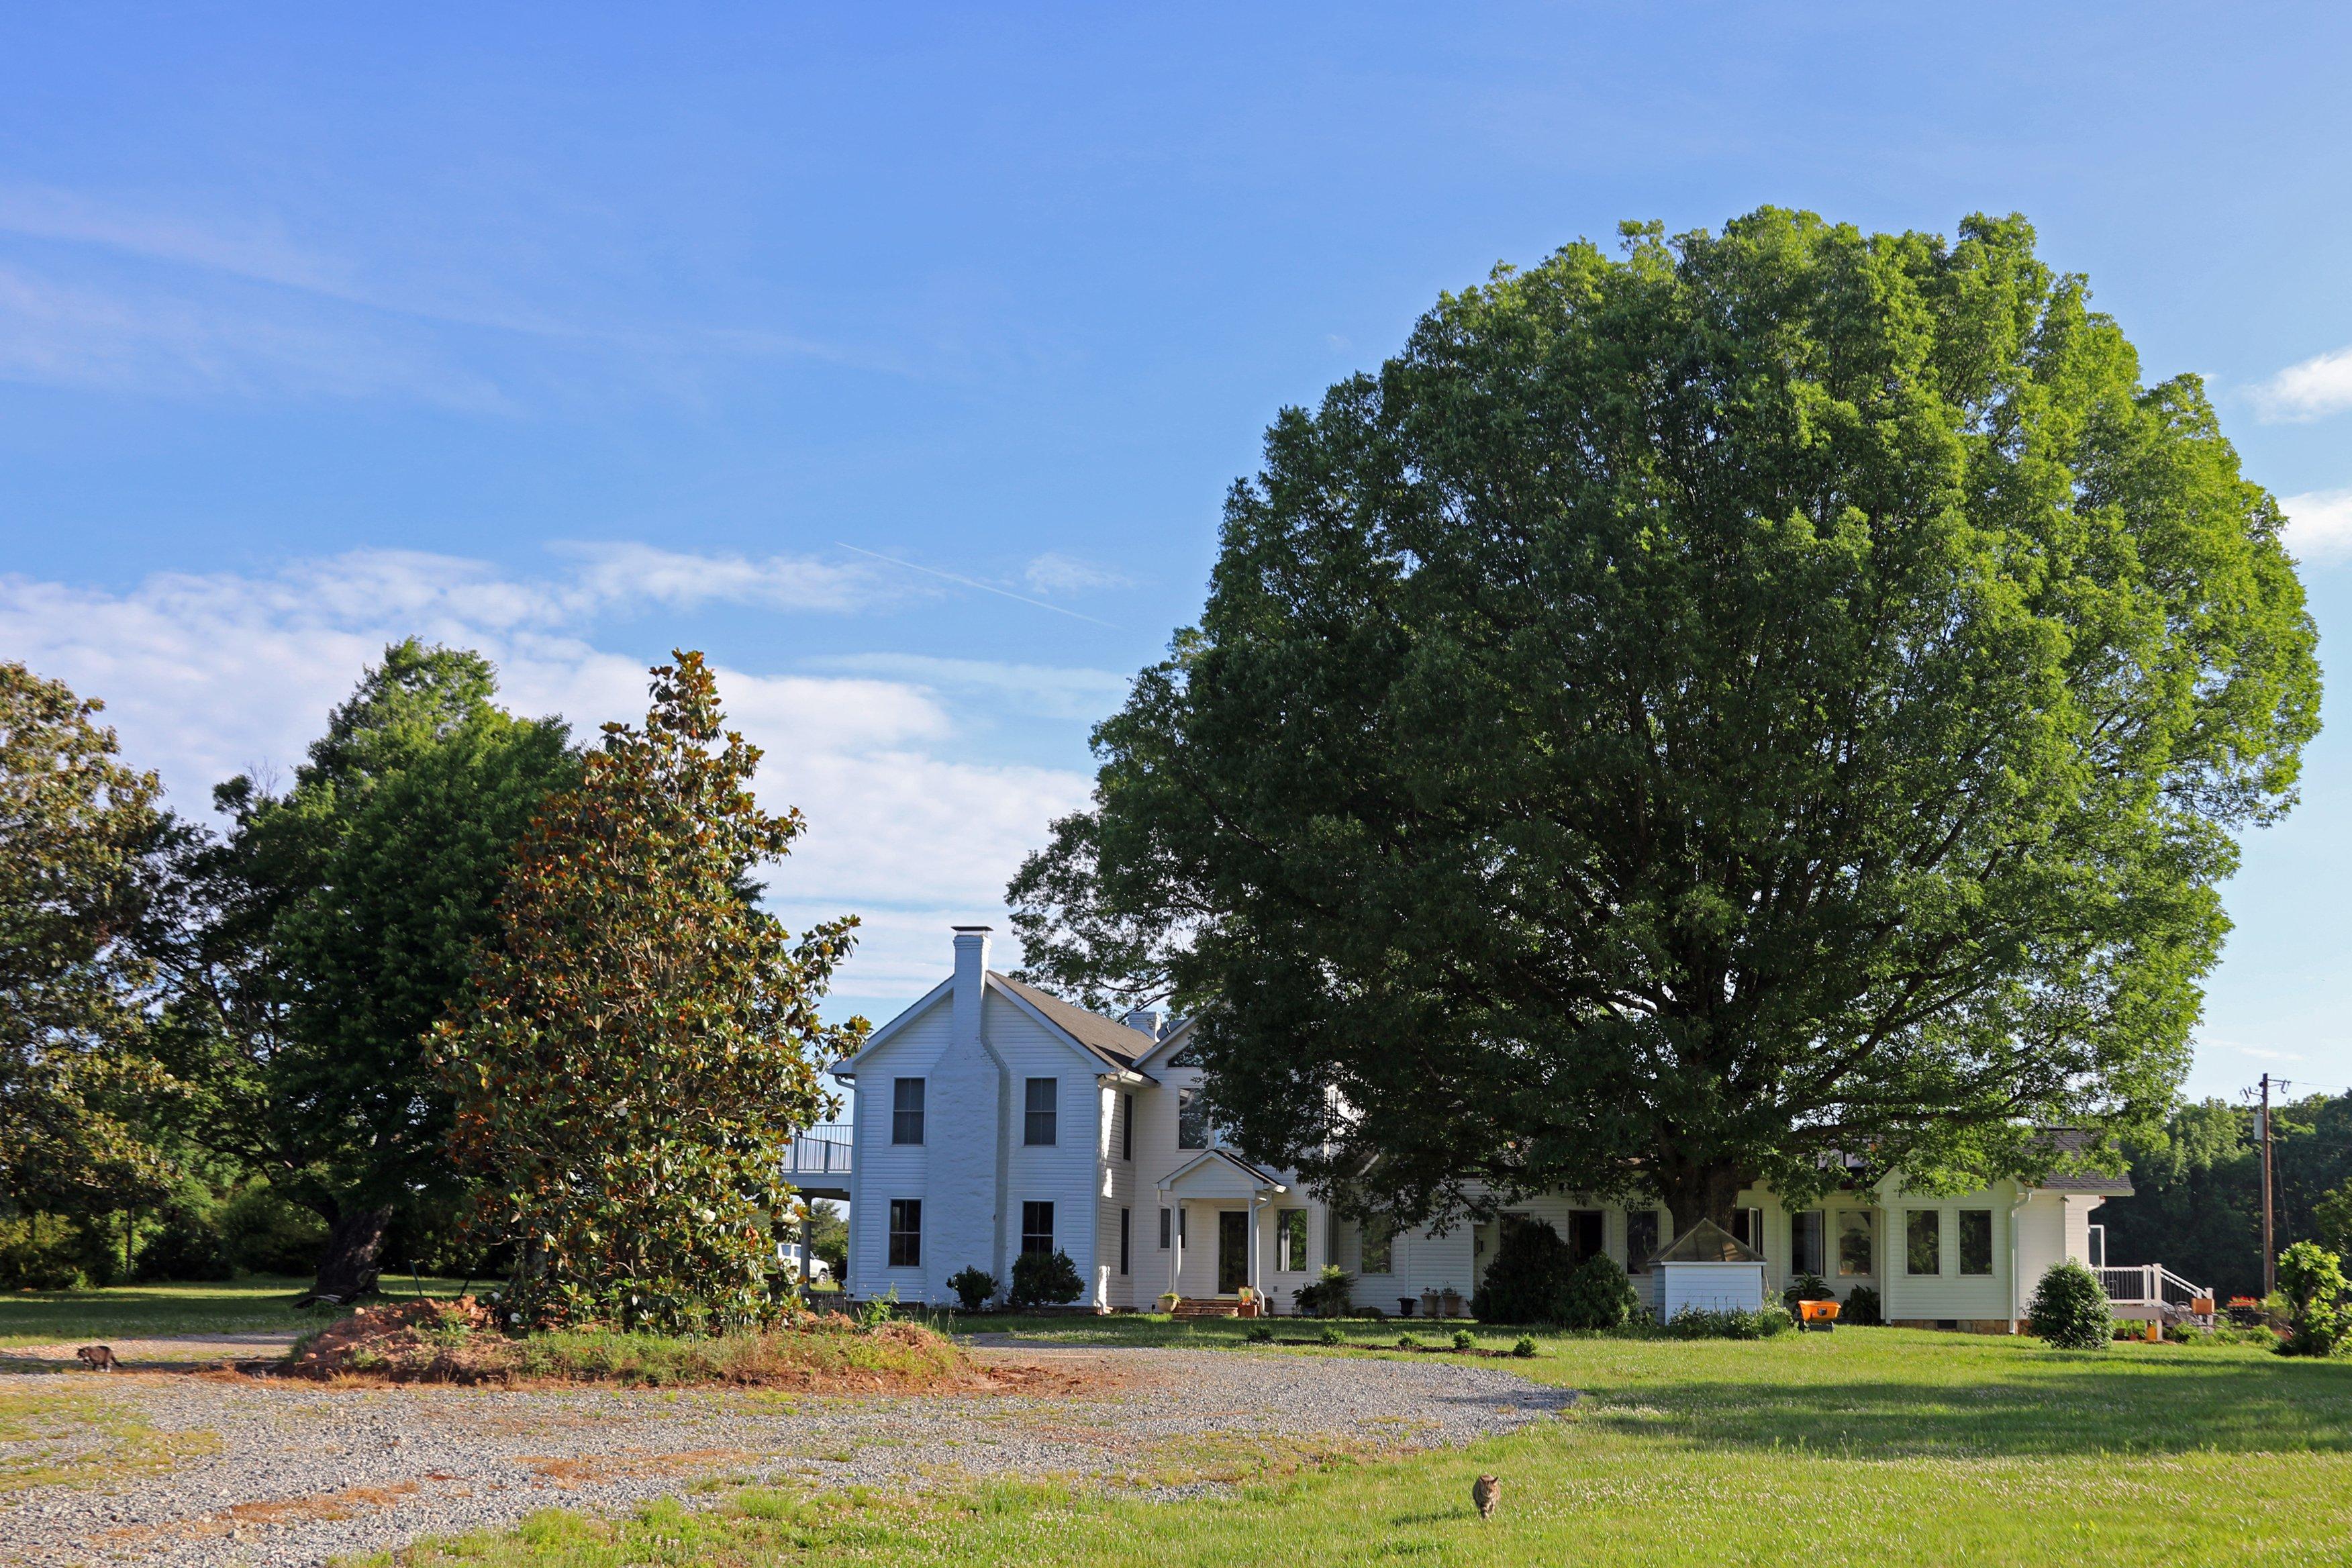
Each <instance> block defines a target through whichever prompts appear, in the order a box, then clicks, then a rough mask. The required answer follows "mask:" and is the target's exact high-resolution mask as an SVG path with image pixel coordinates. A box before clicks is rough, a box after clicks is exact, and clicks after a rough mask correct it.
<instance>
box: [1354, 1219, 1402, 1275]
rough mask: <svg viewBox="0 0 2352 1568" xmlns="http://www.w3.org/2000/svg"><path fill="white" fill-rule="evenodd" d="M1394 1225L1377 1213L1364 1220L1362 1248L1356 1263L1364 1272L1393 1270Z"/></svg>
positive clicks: (1389, 1272) (1380, 1272)
mask: <svg viewBox="0 0 2352 1568" xmlns="http://www.w3.org/2000/svg"><path fill="white" fill-rule="evenodd" d="M1395 1262H1396V1226H1393V1225H1391V1224H1390V1223H1389V1222H1388V1221H1387V1220H1386V1219H1383V1218H1381V1216H1380V1215H1373V1216H1372V1217H1371V1218H1370V1219H1368V1220H1366V1221H1365V1222H1364V1235H1363V1250H1362V1253H1361V1255H1360V1258H1358V1263H1359V1266H1360V1272H1362V1273H1365V1274H1391V1273H1394V1272H1395Z"/></svg>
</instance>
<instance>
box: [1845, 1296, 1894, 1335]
mask: <svg viewBox="0 0 2352 1568" xmlns="http://www.w3.org/2000/svg"><path fill="white" fill-rule="evenodd" d="M1838 1321H1839V1322H1841V1323H1858V1324H1860V1325H1861V1326H1862V1327H1864V1328H1865V1329H1866V1328H1870V1327H1873V1326H1874V1325H1875V1324H1879V1323H1883V1322H1885V1321H1886V1313H1885V1310H1884V1309H1882V1308H1881V1307H1880V1306H1879V1304H1878V1291H1877V1289H1876V1288H1874V1287H1873V1286H1869V1285H1857V1286H1855V1287H1854V1288H1853V1289H1851V1290H1849V1291H1847V1292H1846V1293H1845V1305H1844V1306H1843V1307H1841V1308H1839V1309H1838Z"/></svg>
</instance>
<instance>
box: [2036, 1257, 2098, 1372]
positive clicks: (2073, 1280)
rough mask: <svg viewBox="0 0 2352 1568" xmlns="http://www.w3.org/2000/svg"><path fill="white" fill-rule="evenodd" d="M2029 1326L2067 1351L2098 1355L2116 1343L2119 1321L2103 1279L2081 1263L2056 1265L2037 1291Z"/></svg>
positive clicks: (2046, 1275)
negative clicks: (2109, 1308) (2109, 1303)
mask: <svg viewBox="0 0 2352 1568" xmlns="http://www.w3.org/2000/svg"><path fill="white" fill-rule="evenodd" d="M2025 1321H2026V1326H2027V1327H2029V1328H2031V1329H2032V1331H2034V1332H2035V1333H2036V1334H2038V1335H2040V1336H2041V1337H2042V1339H2043V1340H2045V1341H2047V1342H2049V1343H2051V1344H2053V1345H2054V1346H2056V1347H2057V1348H2058V1349H2060V1350H2065V1351H2095V1350H2100V1349H2103V1348H2105V1346H2106V1345H2108V1344H2110V1343H2112V1342H2113V1341H2114V1336H2115V1326H2114V1325H2115V1319H2114V1316H2113V1315H2112V1314H2111V1313H2110V1312H2109V1311H2108V1310H2107V1292H2106V1290H2105V1288H2104V1287H2103V1286H2101V1285H2100V1283H2099V1277H2098V1276H2097V1275H2095V1274H2094V1273H2092V1272H2091V1271H2090V1270H2089V1269H2087V1268H2084V1267H2083V1266H2082V1265H2081V1264H2079V1263H2072V1262H2068V1263H2057V1264H2053V1265H2052V1266H2051V1268H2050V1272H2048V1273H2047V1274H2044V1275H2043V1276H2042V1283H2041V1284H2039V1285H2037V1286H2035V1287H2034V1288H2033V1303H2032V1306H2030V1307H2028V1308H2027V1309H2026V1310H2025Z"/></svg>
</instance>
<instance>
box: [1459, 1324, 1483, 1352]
mask: <svg viewBox="0 0 2352 1568" xmlns="http://www.w3.org/2000/svg"><path fill="white" fill-rule="evenodd" d="M1477 1342H1478V1341H1477V1338H1476V1336H1475V1335H1473V1334H1472V1333H1471V1332H1470V1331H1469V1330H1467V1329H1456V1330H1454V1349H1455V1350H1458V1351H1466V1350H1468V1349H1470V1348H1471V1347H1472V1346H1473V1345H1475V1344H1476V1343H1477Z"/></svg>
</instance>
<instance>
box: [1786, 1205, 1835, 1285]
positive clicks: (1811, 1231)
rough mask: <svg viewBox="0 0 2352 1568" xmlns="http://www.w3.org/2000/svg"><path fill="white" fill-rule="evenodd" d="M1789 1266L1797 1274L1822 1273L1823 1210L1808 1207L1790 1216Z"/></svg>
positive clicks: (1823, 1270) (1824, 1271)
mask: <svg viewBox="0 0 2352 1568" xmlns="http://www.w3.org/2000/svg"><path fill="white" fill-rule="evenodd" d="M1789 1268H1790V1271H1791V1272H1792V1273H1797V1274H1822V1273H1826V1272H1827V1270H1826V1269H1824V1268H1822V1211H1821V1210H1819V1209H1807V1210H1806V1211H1805V1212H1804V1213H1802V1214H1794V1215H1790V1216H1789Z"/></svg>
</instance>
